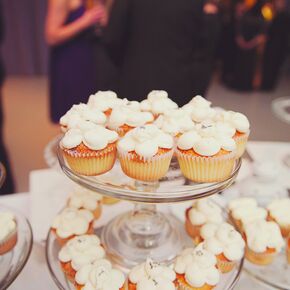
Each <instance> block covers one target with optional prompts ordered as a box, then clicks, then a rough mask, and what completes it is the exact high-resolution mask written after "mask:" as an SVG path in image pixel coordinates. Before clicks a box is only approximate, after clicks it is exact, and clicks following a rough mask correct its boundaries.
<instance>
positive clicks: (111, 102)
mask: <svg viewBox="0 0 290 290" xmlns="http://www.w3.org/2000/svg"><path fill="white" fill-rule="evenodd" d="M127 102H128V100H127V99H119V98H118V97H117V94H116V93H115V92H112V91H98V92H97V93H95V94H94V95H90V97H89V100H88V105H89V106H90V107H92V108H96V109H97V110H99V111H101V112H103V113H104V114H105V115H106V116H108V117H109V116H110V115H111V112H112V109H113V108H115V107H118V106H121V105H123V104H126V103H127Z"/></svg>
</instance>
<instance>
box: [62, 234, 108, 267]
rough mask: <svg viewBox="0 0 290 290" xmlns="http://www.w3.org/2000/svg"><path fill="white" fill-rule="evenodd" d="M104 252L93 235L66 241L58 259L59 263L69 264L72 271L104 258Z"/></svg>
mask: <svg viewBox="0 0 290 290" xmlns="http://www.w3.org/2000/svg"><path fill="white" fill-rule="evenodd" d="M105 255H106V253H105V250H104V249H103V247H102V246H101V244H100V239H99V238H98V237H97V236H95V235H83V236H77V237H74V238H73V239H71V240H70V241H68V242H67V243H66V244H65V245H64V246H63V247H62V249H61V250H60V252H59V254H58V258H59V260H60V261H61V262H63V263H67V262H71V266H72V268H73V269H74V270H76V271H78V270H80V269H81V267H83V266H85V265H87V264H91V263H93V262H95V261H96V260H99V259H102V258H104V257H105Z"/></svg>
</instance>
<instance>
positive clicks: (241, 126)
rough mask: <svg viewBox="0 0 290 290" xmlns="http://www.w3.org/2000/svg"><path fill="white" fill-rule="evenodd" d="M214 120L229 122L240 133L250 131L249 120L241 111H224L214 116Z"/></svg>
mask: <svg viewBox="0 0 290 290" xmlns="http://www.w3.org/2000/svg"><path fill="white" fill-rule="evenodd" d="M216 120H218V121H221V122H225V123H228V124H230V125H231V126H232V127H234V128H235V129H236V130H237V131H238V132H241V133H248V132H249V131H250V122H249V120H248V118H247V117H246V116H245V115H244V114H242V113H238V112H233V111H224V112H221V113H220V114H219V115H218V116H216Z"/></svg>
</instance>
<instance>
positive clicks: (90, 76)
mask: <svg viewBox="0 0 290 290" xmlns="http://www.w3.org/2000/svg"><path fill="white" fill-rule="evenodd" d="M84 12H85V6H84V5H82V6H80V7H79V8H77V9H76V10H74V11H72V12H71V13H70V14H69V16H68V19H67V21H66V24H68V23H71V22H73V21H75V20H76V19H78V18H79V17H81V16H82V15H83V13H84ZM92 35H93V33H92V31H91V29H88V30H86V31H83V32H82V33H80V34H78V35H77V36H75V37H74V38H73V39H71V40H69V41H67V42H65V43H63V44H60V45H57V46H54V47H51V50H50V117H51V120H52V122H54V123H58V122H59V119H60V117H61V116H62V115H64V114H65V113H66V111H68V110H69V109H70V107H71V106H72V105H73V104H77V103H80V102H87V99H88V97H89V95H90V94H92V93H94V92H95V91H96V64H95V57H94V47H93V36H92Z"/></svg>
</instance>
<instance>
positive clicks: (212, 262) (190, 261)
mask: <svg viewBox="0 0 290 290" xmlns="http://www.w3.org/2000/svg"><path fill="white" fill-rule="evenodd" d="M216 262H217V261H216V257H215V255H213V254H212V253H210V252H208V251H206V250H205V249H204V248H203V244H200V245H198V246H197V247H196V248H195V249H186V250H184V251H183V252H182V253H181V255H180V256H178V257H177V259H176V262H175V265H174V270H175V272H176V274H177V289H178V290H209V289H213V288H214V287H215V286H216V285H217V284H218V282H219V280H220V274H219V271H218V269H217V268H216Z"/></svg>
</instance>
